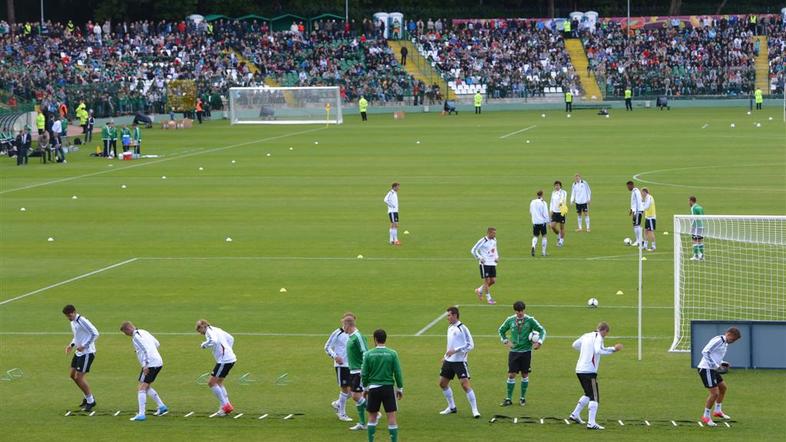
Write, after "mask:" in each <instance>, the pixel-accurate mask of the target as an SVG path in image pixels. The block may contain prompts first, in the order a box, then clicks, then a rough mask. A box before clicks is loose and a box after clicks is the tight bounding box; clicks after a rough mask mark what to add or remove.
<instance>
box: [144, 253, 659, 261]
mask: <svg viewBox="0 0 786 442" xmlns="http://www.w3.org/2000/svg"><path fill="white" fill-rule="evenodd" d="M657 254H661V255H668V254H669V253H668V252H655V253H649V254H648V255H647V256H654V255H657ZM632 258H638V254H634V253H630V254H626V255H608V256H589V257H575V258H573V257H562V258H560V257H554V256H549V257H548V258H546V259H548V260H549V261H599V260H608V261H629V260H630V259H632ZM138 259H140V260H151V261H156V260H159V261H177V260H194V261H200V260H212V259H216V260H220V259H225V260H255V259H258V260H292V261H358V262H362V261H440V262H443V261H445V262H448V261H456V262H462V261H463V262H469V261H475V259H474V258H471V257H466V258H459V257H448V256H442V257H440V256H436V257H417V256H410V257H369V256H366V257H364V258H356V257H351V256H145V257H139V258H138ZM530 260H533V261H536V260H537V259H536V258H532V257H530V256H510V257H505V258H504V261H530ZM655 261H659V260H655Z"/></svg>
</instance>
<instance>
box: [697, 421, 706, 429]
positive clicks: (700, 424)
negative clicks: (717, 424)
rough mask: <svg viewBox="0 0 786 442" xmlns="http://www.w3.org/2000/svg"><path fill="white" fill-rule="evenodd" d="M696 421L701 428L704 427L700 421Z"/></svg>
mask: <svg viewBox="0 0 786 442" xmlns="http://www.w3.org/2000/svg"><path fill="white" fill-rule="evenodd" d="M696 423H697V424H699V426H700V427H702V428H703V427H704V424H702V423H701V421H698V422H696Z"/></svg>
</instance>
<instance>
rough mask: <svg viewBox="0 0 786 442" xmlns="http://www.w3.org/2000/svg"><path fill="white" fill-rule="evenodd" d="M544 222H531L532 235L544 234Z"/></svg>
mask: <svg viewBox="0 0 786 442" xmlns="http://www.w3.org/2000/svg"><path fill="white" fill-rule="evenodd" d="M546 230H547V229H546V224H545V223H544V224H533V225H532V236H538V235H540V236H546Z"/></svg>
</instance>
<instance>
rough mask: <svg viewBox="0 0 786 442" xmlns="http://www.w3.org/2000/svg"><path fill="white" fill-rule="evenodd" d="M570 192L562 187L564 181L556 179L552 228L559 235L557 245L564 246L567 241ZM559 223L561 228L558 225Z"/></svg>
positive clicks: (552, 201)
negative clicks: (566, 227)
mask: <svg viewBox="0 0 786 442" xmlns="http://www.w3.org/2000/svg"><path fill="white" fill-rule="evenodd" d="M567 200H568V192H565V190H563V189H562V181H559V180H558V181H554V191H553V192H551V204H550V206H551V207H549V209H550V210H551V230H552V231H553V232H554V233H555V234H556V235H557V247H562V244H563V243H564V242H565V215H567V214H568V205H567V204H566V201H567ZM558 224H559V229H557V225H558Z"/></svg>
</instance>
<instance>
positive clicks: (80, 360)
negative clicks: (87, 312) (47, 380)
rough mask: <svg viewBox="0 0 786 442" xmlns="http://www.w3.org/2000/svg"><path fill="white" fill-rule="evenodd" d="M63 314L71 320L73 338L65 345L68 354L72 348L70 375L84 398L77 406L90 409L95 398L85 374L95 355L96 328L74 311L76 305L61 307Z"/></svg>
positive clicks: (93, 404)
mask: <svg viewBox="0 0 786 442" xmlns="http://www.w3.org/2000/svg"><path fill="white" fill-rule="evenodd" d="M63 314H64V315H66V318H68V320H69V321H71V331H72V332H73V333H74V338H73V339H71V342H70V343H69V344H68V345H67V346H66V348H65V352H66V354H68V353H69V352H70V351H71V349H74V350H75V351H74V357H73V358H72V359H71V371H70V376H71V379H72V380H73V381H74V383H75V384H76V386H77V387H79V389H80V390H82V393H83V394H84V396H85V397H84V399H82V403H81V404H80V405H79V407H80V408H81V409H83V410H85V411H92V410H93V408H94V407H95V406H96V400H95V398H94V397H93V393H92V392H91V391H90V385H88V383H87V380H86V379H85V375H86V374H87V373H89V372H90V366H92V365H93V361H94V360H95V357H96V339H98V330H97V329H96V328H95V326H94V325H93V323H92V322H90V321H88V320H87V318H85V317H84V316H82V315H80V314H79V313H77V312H76V307H74V306H73V305H71V304H68V305H67V306H65V307H63Z"/></svg>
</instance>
